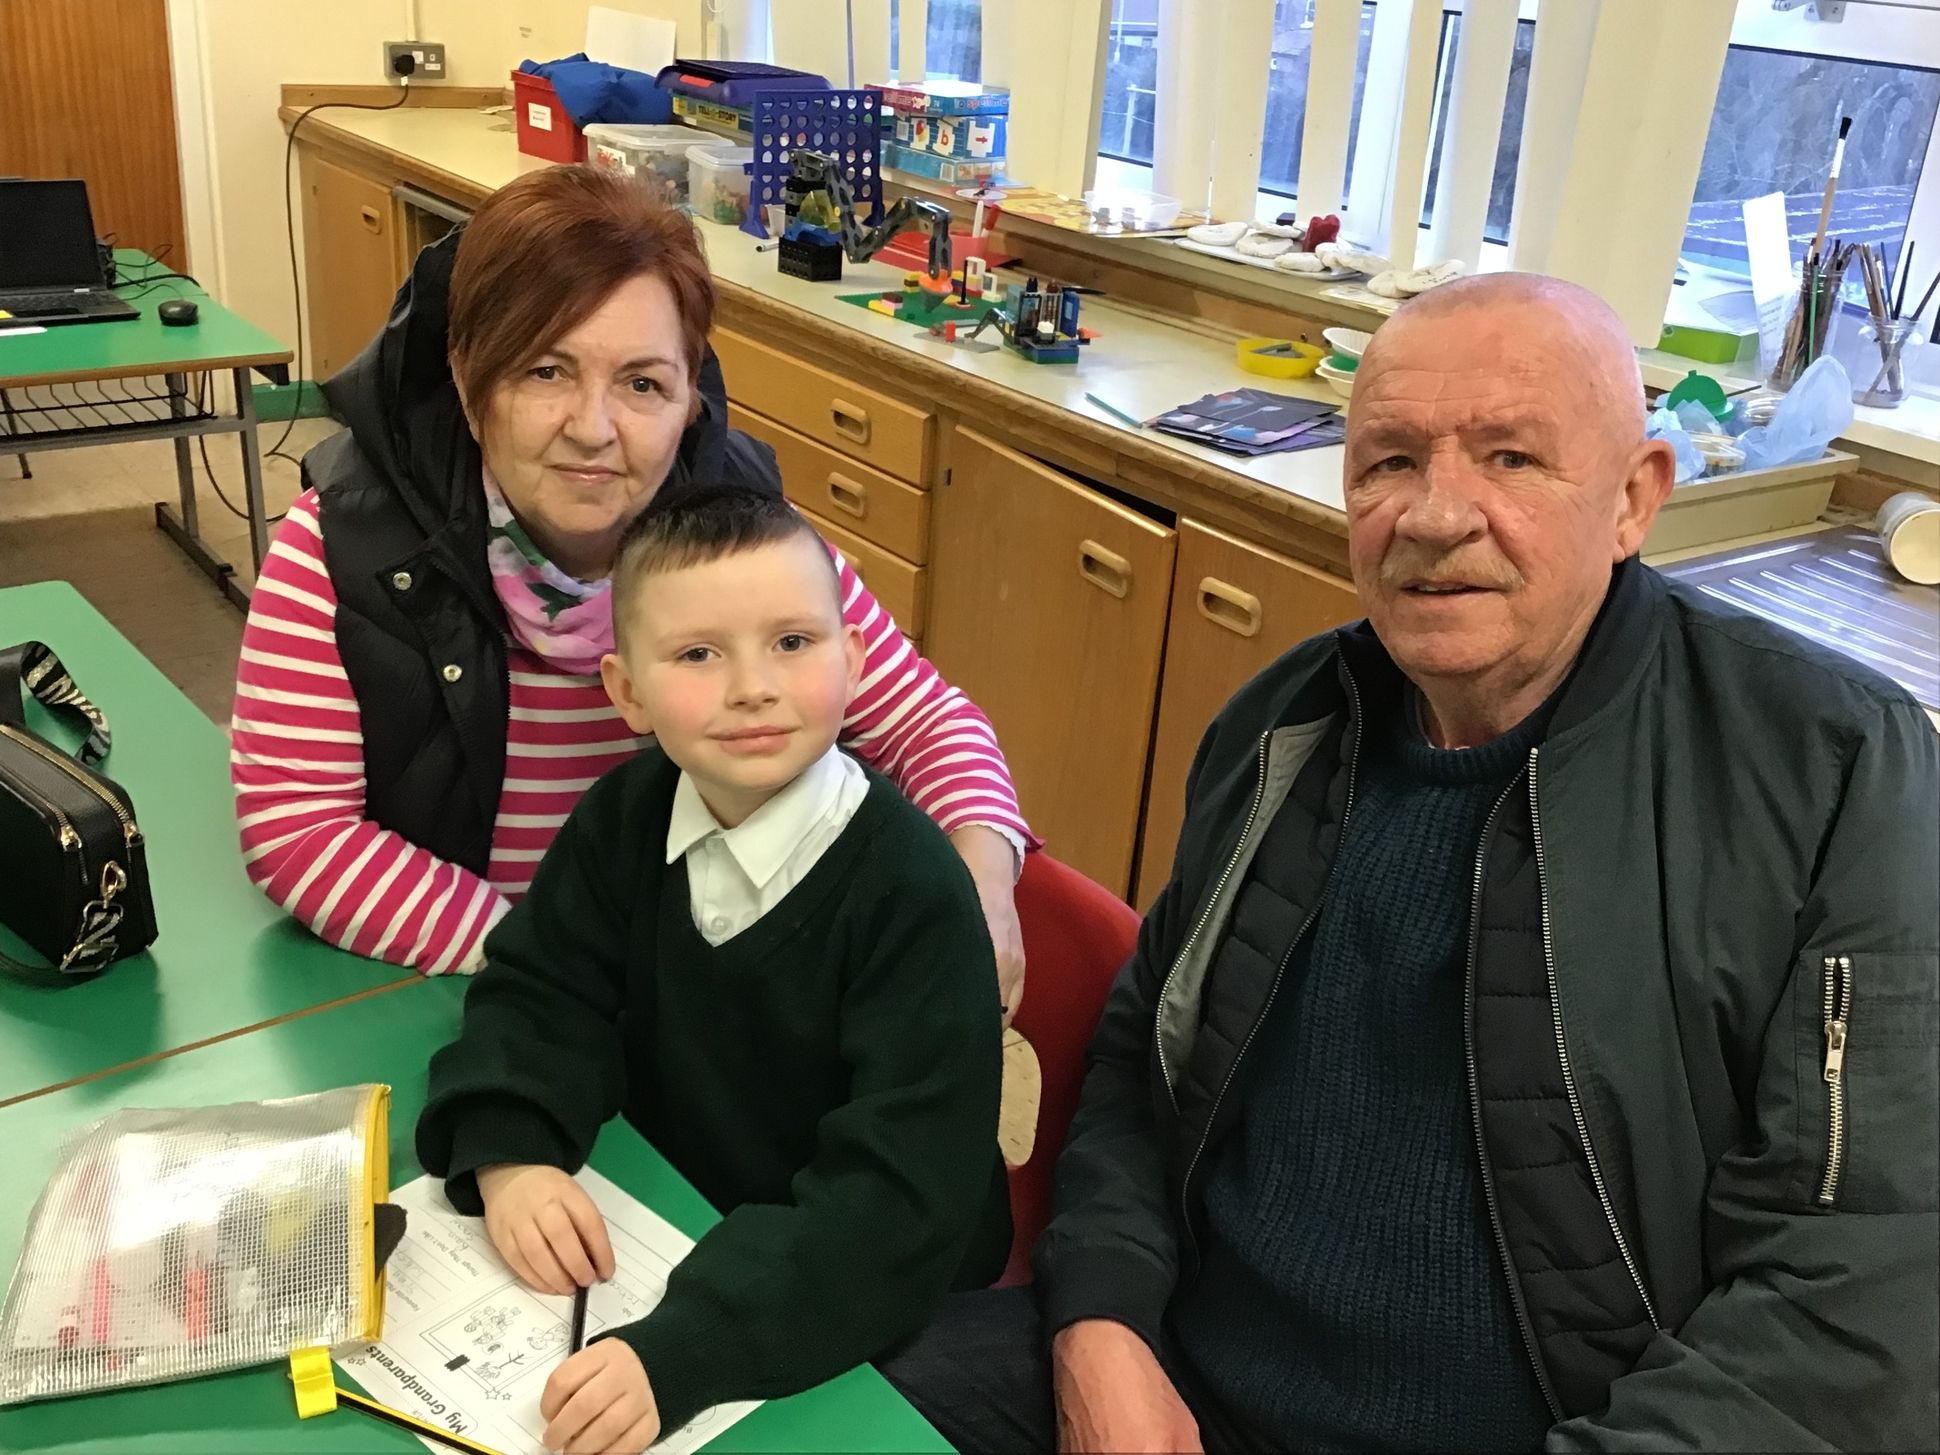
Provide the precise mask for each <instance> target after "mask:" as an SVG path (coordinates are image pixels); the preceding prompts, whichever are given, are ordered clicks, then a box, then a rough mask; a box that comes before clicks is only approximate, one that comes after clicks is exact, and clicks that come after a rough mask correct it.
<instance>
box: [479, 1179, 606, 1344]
mask: <svg viewBox="0 0 1940 1455" xmlns="http://www.w3.org/2000/svg"><path fill="white" fill-rule="evenodd" d="M478 1195H479V1197H480V1198H482V1199H483V1200H484V1203H485V1232H486V1234H487V1236H489V1237H490V1238H491V1240H492V1246H493V1247H494V1248H496V1249H498V1252H499V1256H500V1257H501V1258H503V1259H504V1260H505V1261H506V1262H507V1263H509V1264H510V1265H511V1267H512V1271H513V1272H514V1273H516V1274H518V1276H519V1281H520V1282H521V1283H523V1284H525V1286H526V1287H528V1288H531V1289H535V1290H537V1291H538V1292H540V1293H571V1292H572V1291H573V1290H574V1289H577V1288H591V1287H592V1286H593V1284H594V1283H596V1282H598V1281H599V1280H600V1279H603V1278H611V1277H612V1276H613V1244H612V1243H611V1242H610V1241H609V1240H608V1238H607V1236H606V1219H605V1218H603V1217H601V1216H600V1210H599V1209H598V1208H597V1207H595V1206H594V1205H593V1199H592V1198H590V1197H588V1196H587V1195H586V1189H585V1188H583V1187H581V1186H580V1185H579V1184H578V1183H577V1182H575V1181H573V1180H572V1178H570V1177H568V1176H567V1175H566V1174H565V1173H563V1172H561V1171H560V1170H559V1169H558V1168H557V1167H544V1166H535V1165H532V1164H529V1163H524V1162H497V1163H494V1164H493V1165H491V1166H489V1167H481V1168H479V1169H478ZM634 1362H635V1363H636V1364H637V1363H638V1362H639V1361H638V1360H635V1361H634Z"/></svg>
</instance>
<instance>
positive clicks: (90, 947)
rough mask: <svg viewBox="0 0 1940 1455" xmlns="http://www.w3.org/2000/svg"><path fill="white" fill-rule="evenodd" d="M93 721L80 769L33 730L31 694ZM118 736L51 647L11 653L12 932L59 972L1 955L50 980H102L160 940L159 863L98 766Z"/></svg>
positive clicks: (4, 728)
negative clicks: (155, 875) (152, 860)
mask: <svg viewBox="0 0 1940 1455" xmlns="http://www.w3.org/2000/svg"><path fill="white" fill-rule="evenodd" d="M23 687H24V688H25V689H26V690H27V691H29V692H31V693H33V694H34V696H35V697H36V698H38V699H39V700H40V702H41V703H42V704H43V705H44V706H46V707H47V708H49V709H50V710H52V711H53V712H56V713H59V714H61V715H62V716H65V717H69V718H72V719H74V720H75V721H77V722H78V723H80V724H82V725H84V726H85V727H86V728H87V730H88V736H87V741H86V742H85V743H83V744H82V745H81V751H80V754H79V761H76V759H75V757H74V756H72V755H70V754H68V753H66V752H63V751H62V750H61V749H60V748H59V747H57V746H55V745H54V744H53V743H50V742H48V741H47V740H46V739H45V738H42V737H41V736H39V735H38V734H37V733H35V732H33V731H31V730H30V729H29V728H28V726H27V718H26V713H25V711H24V707H23V703H22V699H21V695H20V694H21V689H22V688H23ZM111 742H112V737H111V735H110V734H109V731H108V720H107V718H105V717H103V716H102V714H101V709H100V708H98V707H96V706H95V705H94V704H93V703H92V702H89V701H88V700H87V698H86V697H84V696H82V694H81V689H80V688H78V687H76V686H75V685H74V679H73V678H72V677H70V676H68V675H67V669H66V668H64V667H63V666H61V659H60V658H59V657H56V656H55V655H54V654H53V653H52V652H50V651H49V650H48V649H47V648H46V647H45V646H44V645H42V644H41V643H39V642H22V643H21V644H20V645H19V646H16V647H7V648H5V649H3V650H0V924H4V925H6V927H7V928H8V929H10V930H12V931H13V932H14V933H15V934H17V935H19V936H20V938H21V939H23V940H25V941H26V942H27V943H28V944H29V945H31V946H32V947H33V948H34V949H35V950H37V951H39V952H40V953H41V954H42V955H44V956H46V957H47V959H48V960H50V961H51V962H53V963H52V967H51V968H49V967H45V966H35V965H27V964H23V963H22V962H21V961H19V960H14V959H11V958H9V957H8V956H6V955H4V954H0V970H4V971H6V972H8V973H10V974H12V975H14V976H16V977H18V978H21V979H27V980H34V981H38V982H41V983H65V982H67V981H70V980H72V979H73V978H75V977H77V976H87V975H94V974H98V973H99V972H100V971H102V970H105V969H106V968H107V967H108V966H109V965H110V964H112V963H113V962H114V961H116V960H120V959H124V958H126V957H127V956H129V955H134V954H138V953H139V952H140V951H142V950H144V949H146V948H147V947H148V946H149V945H150V944H151V943H152V942H153V941H154V939H155V902H154V898H153V896H152V895H151V894H150V892H149V885H148V857H147V852H146V848H145V846H144V844H143V842H142V835H141V829H140V828H139V827H138V826H137V824H136V821H135V809H134V805H133V804H132V803H131V802H129V799H128V794H127V793H126V792H125V791H124V790H123V789H122V787H121V785H120V784H118V783H116V782H114V781H113V780H112V779H109V778H107V777H105V776H103V775H102V774H101V773H100V772H98V771H97V770H98V769H99V767H100V766H101V764H103V763H104V762H106V761H107V758H108V749H109V746H110V744H111Z"/></svg>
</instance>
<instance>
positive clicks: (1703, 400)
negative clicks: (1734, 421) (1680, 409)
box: [1657, 369, 1731, 419]
mask: <svg viewBox="0 0 1940 1455" xmlns="http://www.w3.org/2000/svg"><path fill="white" fill-rule="evenodd" d="M1687 399H1693V400H1696V401H1697V402H1698V403H1699V404H1702V405H1703V406H1704V407H1705V408H1706V409H1708V410H1710V411H1711V417H1712V418H1713V419H1723V418H1724V417H1725V415H1726V414H1727V413H1729V412H1730V409H1731V405H1730V403H1729V402H1728V401H1727V400H1726V398H1725V392H1724V386H1723V385H1722V384H1720V383H1719V382H1718V381H1717V380H1716V379H1713V378H1712V377H1711V376H1710V375H1709V374H1700V373H1699V372H1698V371H1697V370H1696V369H1693V370H1691V372H1690V373H1688V374H1686V375H1685V376H1684V377H1683V378H1682V379H1681V380H1679V381H1678V384H1677V387H1676V388H1674V389H1672V390H1671V392H1670V393H1668V394H1666V395H1665V396H1664V397H1663V398H1662V399H1660V400H1658V401H1657V402H1658V404H1659V405H1660V406H1661V407H1663V408H1665V409H1675V408H1677V406H1678V405H1680V404H1682V403H1683V402H1684V401H1685V400H1687Z"/></svg>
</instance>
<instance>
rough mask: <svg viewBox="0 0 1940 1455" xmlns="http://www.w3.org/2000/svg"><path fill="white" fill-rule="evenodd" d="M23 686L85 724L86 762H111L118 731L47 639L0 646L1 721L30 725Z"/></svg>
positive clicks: (52, 707) (82, 757)
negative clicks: (72, 675)
mask: <svg viewBox="0 0 1940 1455" xmlns="http://www.w3.org/2000/svg"><path fill="white" fill-rule="evenodd" d="M23 687H24V688H26V690H27V691H29V692H31V693H33V694H34V696H35V698H36V699H38V700H39V702H40V703H41V705H42V706H43V707H46V708H47V709H48V710H49V711H51V712H56V713H60V714H62V715H64V716H66V717H69V718H72V719H74V720H75V721H76V722H78V723H82V724H85V726H86V727H87V730H88V735H87V740H86V741H85V742H83V743H82V744H81V751H80V753H79V754H77V756H78V757H79V758H80V760H81V761H82V762H83V763H85V764H86V765H87V766H88V767H90V768H98V767H100V766H101V765H102V764H103V763H105V762H107V760H108V750H109V749H110V748H112V747H113V746H114V734H113V733H112V732H110V731H109V729H108V719H107V717H106V715H105V714H103V713H102V711H101V709H100V708H98V707H96V706H95V705H94V704H93V703H92V702H90V701H89V700H88V698H87V695H86V694H85V693H83V692H82V691H81V689H80V688H79V687H77V686H75V685H74V679H73V678H72V677H70V676H69V675H68V672H67V668H65V667H63V666H62V665H61V659H60V658H59V657H57V656H55V655H54V653H53V652H52V651H51V650H50V649H49V648H48V646H47V645H46V643H44V642H22V643H20V644H19V645H18V646H13V647H7V648H5V649H0V722H6V723H12V724H13V725H14V726H15V727H25V726H26V715H25V713H24V712H23V711H22V709H21V698H20V691H21V688H23Z"/></svg>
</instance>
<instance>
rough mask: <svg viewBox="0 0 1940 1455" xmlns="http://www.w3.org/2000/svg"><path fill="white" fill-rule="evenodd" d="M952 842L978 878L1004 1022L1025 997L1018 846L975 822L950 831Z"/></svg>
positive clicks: (971, 875) (1006, 1023)
mask: <svg viewBox="0 0 1940 1455" xmlns="http://www.w3.org/2000/svg"><path fill="white" fill-rule="evenodd" d="M950 842H951V843H952V844H954V845H955V846H956V851H957V853H958V855H960V856H961V857H962V859H963V862H964V863H965V864H967V865H969V866H970V877H971V879H973V880H974V881H976V885H977V899H978V902H979V903H981V904H982V905H983V917H984V922H985V923H986V924H988V925H989V926H990V943H991V946H992V948H994V949H995V950H996V952H997V992H998V994H999V995H1000V996H1001V997H1002V999H1003V1002H1004V1024H1005V1025H1006V1026H1008V1025H1009V1024H1010V1022H1011V1017H1013V1016H1015V1015H1016V1014H1017V1007H1018V1006H1019V1005H1021V1004H1023V1001H1024V930H1023V927H1022V926H1021V925H1019V924H1018V923H1017V872H1018V868H1019V865H1018V863H1017V850H1016V849H1015V848H1014V847H1012V845H1011V842H1010V840H1009V839H1007V838H1005V837H1004V836H1003V835H1002V834H1000V833H998V832H997V831H996V830H995V829H993V828H988V827H986V826H984V825H983V824H972V825H970V827H968V828H962V829H958V830H957V831H956V832H955V833H953V834H951V835H950Z"/></svg>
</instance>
